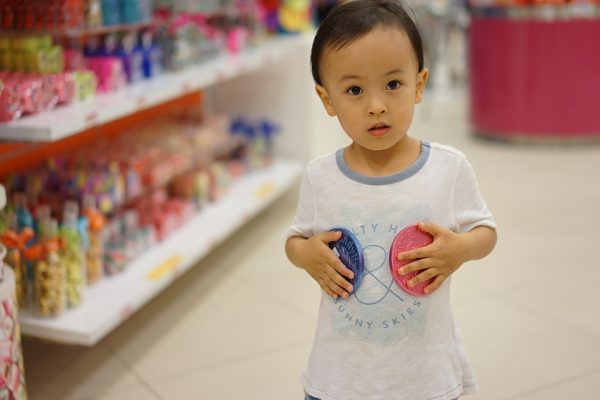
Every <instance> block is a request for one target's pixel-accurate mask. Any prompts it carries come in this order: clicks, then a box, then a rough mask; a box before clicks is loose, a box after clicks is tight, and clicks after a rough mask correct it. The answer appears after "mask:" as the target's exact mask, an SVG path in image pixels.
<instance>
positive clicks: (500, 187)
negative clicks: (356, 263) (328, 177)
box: [24, 92, 600, 400]
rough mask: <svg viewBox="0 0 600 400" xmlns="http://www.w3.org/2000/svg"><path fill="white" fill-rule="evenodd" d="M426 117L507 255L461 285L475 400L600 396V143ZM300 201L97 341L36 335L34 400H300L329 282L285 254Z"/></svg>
mask: <svg viewBox="0 0 600 400" xmlns="http://www.w3.org/2000/svg"><path fill="white" fill-rule="evenodd" d="M418 113H419V114H418V115H417V117H416V119H415V124H414V129H413V132H414V134H415V135H416V136H421V137H422V138H424V139H426V140H430V141H439V142H443V143H446V144H451V145H455V146H457V147H458V148H460V149H461V150H463V151H464V152H465V153H466V154H467V156H468V157H469V159H470V160H471V162H472V163H473V164H474V166H475V170H476V171H477V174H478V179H479V182H480V186H481V190H482V192H483V194H484V196H485V197H486V199H487V200H488V203H489V206H490V208H491V210H492V211H493V212H494V214H495V216H496V218H497V221H498V225H499V243H498V246H497V248H496V250H495V252H494V253H493V254H492V255H491V256H490V257H488V258H487V259H485V260H484V261H481V262H477V263H471V264H467V265H465V266H463V268H461V270H459V271H458V273H457V274H455V276H454V282H453V289H452V301H453V305H454V310H455V315H456V318H457V320H458V322H459V324H460V326H461V328H462V332H463V335H464V338H465V341H466V346H467V349H468V351H469V353H470V355H471V358H472V360H473V363H474V365H475V372H476V373H477V375H478V377H479V382H480V386H481V392H480V393H479V394H477V395H474V396H466V397H465V399H472V400H509V399H510V400H564V399H575V398H576V399H577V400H597V399H598V393H600V318H598V309H599V307H600V291H598V290H597V288H596V285H597V282H600V268H598V263H599V261H598V260H600V246H598V245H597V243H596V242H597V241H598V239H599V238H600V237H599V235H598V231H597V227H598V226H600V209H599V208H598V207H599V206H598V205H599V204H600V184H599V183H598V172H597V171H598V169H599V167H600V165H599V164H600V146H571V147H563V148H560V147H552V146H541V147H540V146H511V145H505V144H498V143H490V142H485V141H481V140H473V138H472V137H470V136H469V134H468V128H467V123H466V117H465V115H466V109H465V102H464V99H463V97H462V96H461V95H460V93H452V92H447V93H439V92H438V93H429V98H428V99H427V102H426V104H424V105H422V106H420V107H419V110H418ZM339 139H340V140H339V142H340V143H342V142H344V141H345V139H344V138H343V137H341V136H340V138H339ZM294 207H295V193H289V194H286V195H285V196H284V197H283V198H282V199H281V200H280V201H278V202H277V203H276V204H275V205H273V206H272V207H270V208H269V209H268V210H267V211H266V212H264V213H263V214H261V215H260V216H259V217H257V218H255V219H254V220H253V221H251V222H250V223H249V224H248V225H247V226H246V227H245V228H243V229H242V230H241V231H239V232H238V233H237V234H236V235H235V236H233V237H232V238H231V239H230V240H229V241H227V243H226V244H224V245H223V246H221V247H220V248H218V249H217V250H216V251H215V252H214V253H212V254H211V255H210V256H209V257H208V258H206V259H205V260H203V261H202V262H201V263H200V265H198V267H197V268H195V269H194V270H192V271H191V272H190V273H188V274H187V275H185V276H184V277H182V278H181V279H180V280H179V281H178V282H176V283H175V284H174V285H172V286H171V287H169V288H168V289H167V290H166V291H165V292H164V293H163V294H162V295H161V296H159V297H158V298H157V299H155V300H154V301H153V302H151V303H150V304H149V305H148V306H146V307H145V308H144V309H142V310H141V311H140V312H139V313H137V314H136V315H134V316H133V317H132V318H131V319H130V320H129V321H127V322H126V323H125V324H124V325H123V326H121V327H120V328H119V329H117V330H116V331H115V332H113V333H112V334H111V335H110V336H109V337H107V338H106V339H105V340H103V341H102V342H100V343H99V344H98V345H97V346H95V347H94V348H81V347H69V346H60V345H54V344H49V343H43V342H39V341H36V340H32V339H25V341H24V353H25V367H26V373H27V383H28V390H29V394H30V398H31V399H32V400H54V399H57V400H58V399H60V400H63V399H65V400H75V399H78V400H84V399H85V400H92V399H93V400H99V399H106V400H107V399H110V400H121V399H123V400H125V399H127V400H130V399H134V400H157V399H162V400H184V399H194V400H197V399H200V400H242V399H243V400H288V399H289V400H293V399H301V398H302V395H301V387H300V385H299V383H298V378H299V375H300V374H301V372H302V369H303V367H304V363H305V362H306V358H307V356H308V352H309V351H310V345H311V338H312V334H313V330H314V323H315V318H316V313H317V307H318V302H319V288H318V287H317V285H316V284H315V283H314V282H312V281H311V279H310V278H309V277H308V275H307V274H305V273H304V272H302V271H300V270H298V269H296V268H294V267H292V266H291V265H290V264H289V263H288V262H287V261H286V258H285V255H284V253H283V243H282V239H281V233H282V231H283V230H284V228H285V227H286V226H287V225H288V224H289V223H290V221H291V219H292V216H293V212H294ZM207 229H210V227H207ZM192 245H194V244H193V243H190V246H192Z"/></svg>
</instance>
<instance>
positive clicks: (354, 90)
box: [346, 86, 362, 96]
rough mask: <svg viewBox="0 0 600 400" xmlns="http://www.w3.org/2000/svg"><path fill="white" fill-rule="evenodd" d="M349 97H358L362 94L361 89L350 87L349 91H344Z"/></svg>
mask: <svg viewBox="0 0 600 400" xmlns="http://www.w3.org/2000/svg"><path fill="white" fill-rule="evenodd" d="M346 92H347V93H348V94H349V95H352V96H358V95H360V94H362V89H361V88H360V87H359V86H352V87H351V88H350V89H348V90H346Z"/></svg>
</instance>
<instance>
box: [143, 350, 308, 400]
mask: <svg viewBox="0 0 600 400" xmlns="http://www.w3.org/2000/svg"><path fill="white" fill-rule="evenodd" d="M310 348H311V343H310V342H306V343H304V344H300V345H297V346H293V347H290V348H282V349H281V350H279V351H276V352H269V353H264V354H262V355H260V356H257V357H255V358H252V359H248V360H244V361H240V362H234V363H230V364H227V365H223V366H219V367H216V368H212V369H210V370H203V371H198V372H193V371H192V372H190V373H185V374H181V375H179V376H177V377H175V378H171V379H168V380H164V381H161V380H158V381H155V383H153V384H152V387H153V389H154V390H156V391H157V392H158V393H159V394H160V396H161V398H162V399H164V400H188V399H189V400H199V399H202V400H204V399H207V400H208V399H219V400H241V399H256V400H259V399H260V400H283V399H286V400H288V399H289V400H294V399H297V400H300V399H302V398H303V390H302V386H301V385H300V376H301V374H302V371H303V370H304V367H305V364H306V361H307V360H308V354H309V352H310Z"/></svg>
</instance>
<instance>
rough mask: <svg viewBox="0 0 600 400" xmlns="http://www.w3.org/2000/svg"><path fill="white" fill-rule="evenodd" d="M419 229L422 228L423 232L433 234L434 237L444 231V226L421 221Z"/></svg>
mask: <svg viewBox="0 0 600 400" xmlns="http://www.w3.org/2000/svg"><path fill="white" fill-rule="evenodd" d="M419 229H421V230H422V231H423V232H427V233H429V234H431V235H432V236H433V237H436V236H438V235H439V234H440V233H442V228H441V227H440V226H438V225H436V224H432V223H431V222H419Z"/></svg>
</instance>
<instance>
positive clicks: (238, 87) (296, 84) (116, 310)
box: [0, 35, 318, 346]
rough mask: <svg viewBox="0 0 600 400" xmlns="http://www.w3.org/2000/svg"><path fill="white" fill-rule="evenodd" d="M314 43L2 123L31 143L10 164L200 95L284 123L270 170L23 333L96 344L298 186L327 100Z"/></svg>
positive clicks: (1, 133) (287, 40) (10, 148)
mask: <svg viewBox="0 0 600 400" xmlns="http://www.w3.org/2000/svg"><path fill="white" fill-rule="evenodd" d="M310 42H311V40H310V37H309V36H303V35H300V36H284V37H275V38H270V39H268V40H266V41H265V42H264V43H262V44H260V45H259V46H257V47H255V48H251V49H248V50H246V51H243V52H241V53H240V54H239V55H237V56H225V55H224V56H221V57H219V58H216V59H213V60H211V61H208V62H204V63H202V64H200V65H198V66H195V67H191V68H188V69H185V70H183V71H178V72H173V73H165V74H163V75H162V76H160V77H158V78H155V79H153V80H148V81H144V82H141V83H138V84H136V85H132V86H129V87H126V88H123V89H122V90H120V91H118V92H114V93H108V94H100V95H97V96H96V97H95V98H94V99H92V100H91V101H88V102H84V103H77V104H73V105H70V106H67V107H61V108H56V109H54V110H51V111H48V112H45V113H41V114H38V115H33V116H28V117H25V118H22V119H20V120H17V121H14V122H11V123H8V124H0V140H12V141H17V142H24V143H5V144H3V148H4V150H3V153H2V154H4V158H5V160H4V161H6V160H8V159H11V160H12V159H14V158H23V157H25V158H28V156H27V154H28V152H34V153H35V154H38V151H39V150H40V149H43V148H54V147H57V146H62V145H63V144H65V143H70V142H73V141H75V142H76V143H78V139H80V138H84V137H86V136H87V135H89V134H90V133H92V134H96V133H97V131H98V128H104V126H105V124H106V126H110V125H112V124H115V123H118V122H119V121H122V120H124V119H125V118H130V117H131V116H137V115H140V116H141V115H145V114H147V113H151V112H153V111H152V110H154V108H155V107H154V106H160V107H163V106H164V105H165V104H167V103H172V102H179V101H180V100H183V99H185V98H190V96H192V97H193V98H195V94H198V93H199V92H200V91H203V90H205V89H210V90H209V92H208V96H206V97H207V98H206V100H207V101H205V106H206V107H208V109H209V110H213V111H215V112H227V113H230V114H232V115H236V114H239V115H247V116H249V117H253V116H255V117H268V118H269V119H271V120H274V121H275V122H276V123H278V124H279V125H280V127H281V134H280V135H279V136H278V137H276V138H275V148H274V154H275V156H276V157H277V158H276V161H275V162H274V163H273V164H272V165H271V166H270V167H267V168H264V169H260V170H256V171H254V172H252V173H251V174H249V175H247V176H244V177H242V178H240V179H239V180H238V181H237V182H235V183H234V184H233V185H232V187H231V188H230V190H229V192H228V194H226V195H225V196H224V198H222V199H220V200H219V201H217V202H215V203H213V204H210V205H209V206H207V207H206V208H204V209H203V210H201V212H200V213H199V214H198V215H197V216H196V217H194V218H193V219H192V220H190V221H189V222H188V223H187V224H186V225H184V226H183V227H181V228H180V229H179V230H177V231H176V232H174V233H173V234H172V235H171V236H169V237H168V238H167V239H166V240H165V241H163V242H161V243H159V244H157V245H156V246H155V247H154V248H152V249H151V250H150V251H148V252H146V253H144V254H143V255H142V256H140V257H139V258H137V259H136V260H134V261H133V262H132V263H130V265H128V266H127V268H126V270H125V271H124V272H123V273H122V274H119V275H117V276H112V277H107V278H105V279H104V280H102V281H101V282H99V283H98V284H97V285H95V286H93V287H89V288H87V290H86V292H85V294H84V297H85V299H84V302H83V304H82V305H81V306H80V307H78V308H75V309H72V310H68V311H67V312H66V313H65V314H63V315H62V316H60V317H57V318H41V317H38V316H37V315H36V314H35V313H34V312H33V311H29V310H22V311H21V312H20V315H19V320H20V324H21V331H22V332H23V334H25V335H29V336H34V337H39V338H43V339H47V340H52V341H56V342H61V343H65V344H77V345H84V346H93V345H94V344H95V343H97V342H98V341H99V340H101V339H102V338H103V337H104V336H106V335H107V334H108V333H109V332H111V331H112V330H113V329H115V328H116V327H118V326H119V325H120V324H121V323H123V321H125V320H126V319H127V318H128V317H129V316H130V315H132V314H133V313H134V312H135V311H137V310H138V309H140V308H141V307H143V306H144V304H146V303H148V302H149V301H150V300H151V299H153V298H154V297H155V296H157V295H158V294H159V293H160V292H161V291H162V290H164V289H165V288H166V287H168V286H169V285H170V284H171V283H172V282H173V281H174V280H175V279H177V278H178V277H179V276H181V274H183V273H184V272H185V271H187V270H188V269H190V268H192V267H193V266H194V264H195V263H197V262H198V261H199V260H200V259H201V258H203V257H204V256H206V255H207V254H208V253H209V252H210V251H211V250H212V249H213V248H214V247H215V246H216V245H218V244H219V243H221V242H223V241H225V240H227V238H228V237H229V236H230V235H231V234H232V233H233V232H235V231H236V230H237V229H239V228H240V227H241V226H242V225H243V224H245V223H246V222H247V221H248V220H249V219H250V218H252V217H253V216H255V215H257V214H258V213H259V212H261V211H262V210H264V209H265V208H266V207H267V206H268V205H270V204H271V203H273V202H274V201H275V200H276V199H277V198H278V196H280V195H281V194H282V193H283V192H285V191H286V190H288V189H289V188H290V187H291V186H293V185H294V184H295V182H297V178H298V177H299V175H300V171H301V169H302V165H303V164H304V161H306V160H307V159H309V158H310V157H311V156H312V154H313V151H314V149H313V148H312V147H313V145H311V143H313V142H314V141H315V138H316V133H315V132H313V129H312V128H313V125H314V121H313V120H312V115H313V111H314V109H315V107H316V106H317V105H318V103H317V100H318V99H317V98H316V96H314V92H313V82H312V79H311V77H310V67H309V63H308V60H309V57H308V55H309V52H310ZM107 123H108V124H107ZM91 128H92V129H91ZM102 132H104V130H102ZM62 139H66V140H62ZM61 148H62V147H61ZM39 154H40V155H42V154H43V153H42V152H40V153H39ZM293 160H297V161H293ZM5 172H6V169H5Z"/></svg>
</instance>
